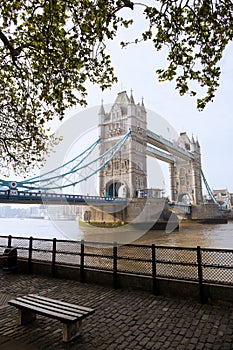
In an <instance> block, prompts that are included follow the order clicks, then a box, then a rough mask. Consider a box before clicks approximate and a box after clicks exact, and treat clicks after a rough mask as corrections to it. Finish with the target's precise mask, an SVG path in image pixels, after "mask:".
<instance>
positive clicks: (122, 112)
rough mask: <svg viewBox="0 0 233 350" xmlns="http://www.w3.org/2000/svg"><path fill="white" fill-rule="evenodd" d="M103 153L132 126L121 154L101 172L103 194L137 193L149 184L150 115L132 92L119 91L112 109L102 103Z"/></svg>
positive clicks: (100, 119)
mask: <svg viewBox="0 0 233 350" xmlns="http://www.w3.org/2000/svg"><path fill="white" fill-rule="evenodd" d="M99 130H100V137H101V143H100V154H103V153H104V152H105V151H107V150H108V149H109V148H111V147H112V146H113V145H115V144H116V142H117V141H119V140H120V139H122V137H123V136H124V135H125V134H126V133H127V132H128V131H129V130H130V131H131V135H130V136H129V138H128V139H127V141H126V143H125V144H124V146H123V147H122V149H121V151H120V152H119V153H118V155H117V156H116V157H115V158H114V159H113V160H112V161H111V162H109V163H108V165H107V166H106V167H105V168H103V169H102V170H101V171H100V173H99V191H100V195H104V196H110V197H130V198H133V197H136V193H137V190H140V189H145V188H146V187H147V166H146V146H147V135H146V130H147V115H146V109H145V107H144V104H143V101H142V103H138V104H135V102H134V98H133V95H132V92H131V96H130V97H128V95H127V93H126V91H122V92H120V93H118V95H117V98H116V100H115V102H114V104H113V106H112V107H111V110H110V112H109V113H106V112H105V109H104V106H103V104H102V105H101V107H100V110H99Z"/></svg>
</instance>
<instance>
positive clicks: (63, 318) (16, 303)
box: [8, 299, 77, 323]
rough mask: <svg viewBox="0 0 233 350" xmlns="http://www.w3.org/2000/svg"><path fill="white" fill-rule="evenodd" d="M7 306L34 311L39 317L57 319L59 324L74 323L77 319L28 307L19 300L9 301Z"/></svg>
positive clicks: (36, 307)
mask: <svg viewBox="0 0 233 350" xmlns="http://www.w3.org/2000/svg"><path fill="white" fill-rule="evenodd" d="M8 304H9V305H12V306H15V307H17V308H19V309H20V308H22V309H29V310H32V311H35V312H36V313H38V314H39V315H42V316H49V317H51V318H55V319H58V320H60V321H61V322H64V323H66V322H75V321H76V320H77V317H75V316H69V315H64V314H61V313H59V312H55V311H52V310H46V309H42V308H40V307H38V306H33V307H32V306H31V305H28V304H26V303H25V302H21V301H19V300H16V299H15V300H9V301H8Z"/></svg>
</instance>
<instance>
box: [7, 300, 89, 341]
mask: <svg viewBox="0 0 233 350" xmlns="http://www.w3.org/2000/svg"><path fill="white" fill-rule="evenodd" d="M8 304H10V305H12V306H15V307H16V308H17V309H18V315H19V320H18V322H19V325H24V324H26V323H29V322H31V321H33V320H35V319H36V314H39V315H43V316H47V317H50V318H54V319H57V320H59V321H60V322H62V323H63V341H64V342H69V341H71V340H72V339H74V338H75V337H77V336H78V335H80V334H81V330H82V320H83V319H84V318H85V317H87V316H89V315H91V314H93V313H94V312H95V310H93V309H90V308H87V307H83V306H78V305H74V304H70V303H65V302H63V301H59V300H55V299H50V298H46V297H42V296H39V295H35V294H29V295H25V296H22V297H18V298H16V299H14V300H9V301H8Z"/></svg>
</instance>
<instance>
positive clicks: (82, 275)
mask: <svg viewBox="0 0 233 350" xmlns="http://www.w3.org/2000/svg"><path fill="white" fill-rule="evenodd" d="M84 248H85V246H84V240H81V252H80V282H81V283H84V282H85V275H84V256H85V250H84Z"/></svg>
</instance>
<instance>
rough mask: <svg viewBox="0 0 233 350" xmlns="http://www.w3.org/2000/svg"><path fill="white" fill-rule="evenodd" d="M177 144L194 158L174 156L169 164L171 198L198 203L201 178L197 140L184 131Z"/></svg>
mask: <svg viewBox="0 0 233 350" xmlns="http://www.w3.org/2000/svg"><path fill="white" fill-rule="evenodd" d="M177 144H178V146H180V147H182V148H184V149H186V150H187V151H189V152H191V153H192V154H193V156H194V159H182V158H178V157H175V159H176V161H175V163H173V164H170V183H171V200H172V201H175V202H177V201H178V202H182V201H183V202H187V203H192V204H199V203H202V202H203V195H202V180H201V152H200V145H199V142H198V140H196V141H195V140H194V138H193V137H192V139H191V140H190V139H189V137H188V136H187V134H186V132H183V133H180V136H179V138H178V140H177Z"/></svg>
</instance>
